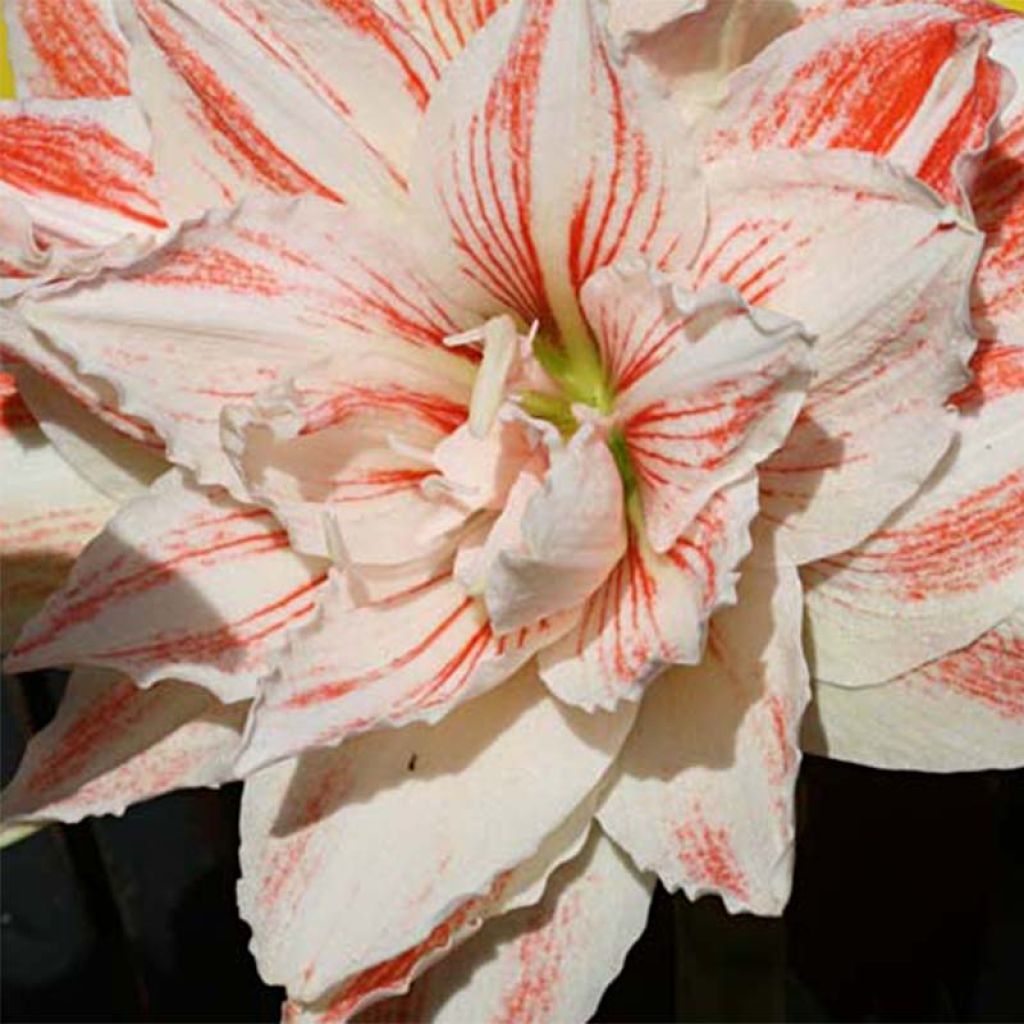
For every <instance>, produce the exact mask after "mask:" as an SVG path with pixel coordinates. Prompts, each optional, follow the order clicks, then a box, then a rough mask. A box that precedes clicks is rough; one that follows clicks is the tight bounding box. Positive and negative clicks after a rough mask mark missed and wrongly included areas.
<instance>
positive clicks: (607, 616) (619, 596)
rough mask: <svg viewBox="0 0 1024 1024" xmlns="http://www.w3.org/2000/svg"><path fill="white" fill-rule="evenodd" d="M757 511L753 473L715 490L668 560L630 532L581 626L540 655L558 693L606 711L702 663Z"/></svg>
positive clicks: (732, 592) (731, 593) (730, 597)
mask: <svg viewBox="0 0 1024 1024" xmlns="http://www.w3.org/2000/svg"><path fill="white" fill-rule="evenodd" d="M756 514H757V476H756V474H754V473H751V474H749V475H748V476H746V477H744V478H742V479H740V480H738V481H737V482H736V483H734V484H730V485H728V486H727V487H725V488H723V489H722V490H720V491H718V492H717V493H716V494H715V496H714V497H713V498H712V499H711V501H709V502H708V504H707V505H705V506H704V508H703V509H701V511H700V512H698V513H697V515H696V516H695V518H694V519H693V521H692V522H691V523H690V525H689V526H688V527H687V529H686V530H684V531H683V533H682V534H681V535H680V536H679V537H678V538H677V539H676V541H675V543H674V544H673V545H672V547H671V548H669V549H668V551H666V552H665V553H664V554H662V555H659V554H656V553H655V552H654V551H653V550H651V548H650V545H649V544H648V543H647V542H646V540H645V538H644V536H643V535H642V533H641V532H640V531H639V530H638V529H636V528H635V527H634V528H633V529H632V530H631V531H630V537H629V546H628V547H627V549H626V554H625V556H624V557H623V558H622V560H621V561H620V562H619V564H618V565H617V566H616V567H615V569H614V570H613V571H612V573H611V575H610V576H609V577H608V579H607V580H606V581H605V583H604V584H603V585H602V586H601V588H600V589H599V590H598V591H597V592H596V593H595V594H594V595H593V596H592V597H591V598H590V599H589V600H588V601H587V602H586V604H585V605H584V606H583V611H582V614H581V616H580V619H579V623H578V625H576V626H574V628H572V629H571V630H570V631H569V632H568V633H566V635H565V636H564V637H562V638H561V639H560V640H557V641H556V642H555V643H552V644H551V645H550V646H547V647H545V648H544V649H543V650H542V651H541V652H540V657H539V662H540V671H541V676H542V677H543V679H544V682H545V683H547V685H548V686H549V687H550V689H551V690H552V692H553V693H554V694H555V695H556V696H557V697H559V698H560V699H561V700H563V701H567V702H568V703H570V704H578V705H580V706H581V707H584V708H587V709H593V708H595V707H603V708H609V707H613V706H614V705H615V704H616V703H617V702H618V701H620V700H623V699H626V700H636V699H637V698H639V697H640V696H641V694H642V693H643V691H644V687H645V686H646V685H647V684H648V683H649V682H650V681H651V680H652V679H654V678H655V677H656V676H657V675H658V674H659V673H660V672H661V671H662V670H663V669H664V668H665V667H666V666H668V665H673V664H690V665H692V664H695V663H696V662H698V661H700V659H701V657H702V656H703V653H704V639H705V633H706V627H707V622H708V619H709V618H710V617H711V615H712V613H713V612H714V611H715V610H716V609H717V608H720V607H722V606H723V605H727V604H732V603H733V602H734V601H735V599H736V580H737V576H738V573H737V570H738V567H739V564H740V562H742V561H743V559H744V558H745V557H746V555H747V554H748V552H749V551H750V536H749V528H750V523H751V522H752V521H753V519H754V516H755V515H756Z"/></svg>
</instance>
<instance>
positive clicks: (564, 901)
mask: <svg viewBox="0 0 1024 1024" xmlns="http://www.w3.org/2000/svg"><path fill="white" fill-rule="evenodd" d="M653 885H654V878H653V876H652V875H641V874H639V873H638V872H637V871H636V870H635V869H634V868H633V867H632V866H631V865H630V864H629V861H628V858H627V857H625V856H624V855H623V854H622V853H621V852H620V851H619V850H618V849H617V848H616V846H615V844H614V843H613V842H612V841H611V840H610V839H608V838H607V837H606V836H604V835H603V834H602V833H601V832H600V830H599V829H597V828H595V829H594V830H593V832H592V834H591V837H590V841H589V842H588V844H587V846H586V848H585V849H584V850H583V851H582V852H581V853H580V854H579V856H578V857H576V858H575V859H574V860H573V861H572V862H571V863H569V864H566V865H564V866H563V867H561V868H560V869H559V870H558V872H557V873H556V874H555V876H554V877H553V878H552V879H551V882H550V884H549V885H548V887H547V890H546V891H545V893H544V899H543V900H542V901H541V902H540V903H539V904H538V905H537V906H536V907H530V908H527V909H522V910H518V911H514V912H512V913H507V914H504V915H502V916H501V917H498V918H494V919H493V920H491V921H488V922H486V923H485V924H484V926H483V928H482V929H481V930H480V932H479V933H478V934H477V935H475V936H473V938H471V939H470V940H469V941H468V942H466V943H465V944H464V945H463V946H461V947H460V948H459V949H457V950H456V951H455V952H454V953H451V954H450V955H449V956H447V957H445V959H444V960H442V961H441V963H440V964H438V965H437V966H435V967H433V968H432V969H431V970H430V971H428V972H427V974H426V975H424V976H423V977H422V978H421V979H420V980H419V981H417V982H416V984H415V985H414V986H413V988H412V990H411V991H410V992H409V994H408V995H407V996H404V997H403V998H401V999H394V1000H389V1001H388V1002H385V1003H381V1004H379V1005H378V1006H374V1007H372V1008H371V1009H370V1010H369V1011H367V1012H365V1013H362V1014H360V1017H359V1019H360V1021H362V1022H364V1024H371V1022H373V1024H378V1022H380V1024H383V1022H385V1021H413V1020H415V1021H427V1020H429V1021H432V1022H433V1024H457V1022H466V1021H491V1022H494V1024H498V1022H501V1024H518V1022H520V1021H530V1022H531V1024H561V1022H564V1021H583V1020H589V1019H590V1018H591V1016H592V1015H593V1013H594V1011H595V1009H596V1008H597V1004H598V1002H599V1001H600V999H601V995H602V994H603V992H604V990H605V988H606V987H607V986H608V985H609V984H610V982H611V981H612V980H613V979H614V978H615V977H616V975H618V973H619V971H620V970H621V969H622V964H623V961H624V960H625V958H626V953H627V952H628V951H629V949H630V947H631V946H632V945H633V943H634V942H635V941H636V940H637V939H638V938H639V936H640V934H641V932H642V931H643V929H644V925H645V924H646V923H647V913H648V910H649V908H650V903H651V891H652V889H653ZM289 1010H291V1016H289ZM333 1010H334V1007H333V1006H332V1005H331V1004H330V1003H327V1004H320V1005H316V1006H311V1007H303V1006H299V1005H296V1004H293V1005H292V1007H286V1011H285V1017H284V1019H285V1021H286V1022H288V1024H331V1022H337V1021H339V1020H342V1019H343V1018H342V1017H340V1016H337V1015H336V1014H334V1013H333V1012H332V1011H333Z"/></svg>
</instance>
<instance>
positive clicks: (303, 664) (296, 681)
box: [239, 575, 573, 773]
mask: <svg viewBox="0 0 1024 1024" xmlns="http://www.w3.org/2000/svg"><path fill="white" fill-rule="evenodd" d="M572 622H573V618H572V616H567V615H563V616H558V617H555V618H552V619H549V620H542V621H541V622H539V623H537V624H536V625H535V626H532V627H530V628H528V629H527V628H524V629H521V630H518V631H516V632H515V633H510V634H507V635H505V636H501V637H498V636H495V635H494V630H493V628H492V626H491V624H490V622H489V620H488V617H487V612H486V610H485V609H484V606H483V603H482V602H481V601H479V600H477V599H476V598H473V597H469V596H467V595H466V593H465V591H464V590H463V588H462V586H461V585H460V584H458V583H456V582H455V581H454V580H453V579H452V578H451V577H450V576H447V575H446V576H443V577H442V578H440V579H438V580H435V581H431V582H430V583H428V584H426V585H425V586H422V587H420V588H418V589H417V590H414V591H413V592H411V593H405V594H399V595H397V596H395V597H391V598H388V599H387V600H385V601H381V602H379V603H376V604H372V605H364V606H361V607H352V600H351V596H350V594H349V592H348V589H347V587H346V585H345V582H344V580H343V579H342V578H340V577H339V578H337V579H335V580H334V581H333V582H332V585H331V587H330V589H329V590H328V592H327V594H326V597H325V598H324V600H323V602H322V603H321V611H320V614H319V615H318V617H317V618H316V620H315V621H314V622H312V623H311V624H310V625H309V626H308V627H307V628H305V629H303V630H301V631H300V632H299V633H297V634H296V635H295V637H294V638H293V640H292V642H291V643H289V645H288V649H287V651H286V653H285V654H284V655H283V656H282V657H281V658H279V659H278V671H277V673H276V674H275V676H274V677H273V678H272V679H269V680H267V682H266V683H265V684H264V685H263V688H262V690H263V692H262V696H261V698H260V701H259V703H258V704H257V705H256V707H255V708H254V710H253V721H252V724H251V727H250V730H249V734H248V736H247V745H246V749H245V751H244V752H243V754H242V757H241V758H240V761H239V771H241V772H243V773H248V772H251V771H254V770H255V769H257V768H259V767H261V766H262V765H264V764H268V763H269V762H271V761H276V760H280V759H281V758H282V757H287V756H289V755H292V754H296V753H298V752H300V751H301V750H304V749H306V748H307V747H322V746H329V745H332V744H335V743H340V742H341V741H342V740H344V739H345V738H346V737H348V736H353V735H356V734H358V733H362V732H367V731H369V730H371V729H378V728H381V727H383V726H394V725H403V724H405V723H408V722H414V721H428V722H436V721H438V720H439V719H440V718H442V717H443V716H444V715H446V714H448V713H449V712H450V711H451V710H452V708H454V707H455V706H456V705H457V704H459V703H461V702H462V701H464V700H467V699H468V698H470V697H475V696H476V695H477V694H480V693H482V692H484V691H486V690H489V689H491V688H492V687H494V686H496V685H498V684H499V683H501V682H503V681H504V680H506V679H507V678H508V677H509V676H511V675H512V674H513V673H514V672H515V671H516V670H517V669H518V668H519V667H520V666H521V665H523V664H524V663H525V662H526V661H527V660H528V659H529V658H530V657H531V656H532V655H533V654H535V653H536V651H537V649H538V648H539V647H542V646H543V645H545V644H549V643H551V641H552V640H554V639H556V638H557V637H558V636H560V635H561V634H562V633H563V632H565V630H566V629H568V628H569V627H570V625H571V624H572Z"/></svg>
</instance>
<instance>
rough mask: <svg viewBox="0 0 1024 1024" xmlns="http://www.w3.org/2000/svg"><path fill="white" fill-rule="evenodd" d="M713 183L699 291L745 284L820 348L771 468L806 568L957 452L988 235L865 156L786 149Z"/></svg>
mask: <svg viewBox="0 0 1024 1024" xmlns="http://www.w3.org/2000/svg"><path fill="white" fill-rule="evenodd" d="M708 176H709V184H710V190H711V223H710V227H709V233H708V236H707V237H706V239H705V242H704V248H703V251H702V254H701V256H700V257H699V258H698V262H697V265H696V276H697V279H698V284H703V283H704V282H708V281H716V280H717V281H725V282H726V283H729V284H732V285H734V286H735V287H736V288H737V289H738V290H739V291H740V293H741V294H742V295H743V296H744V298H746V299H747V301H748V302H750V303H751V304H753V305H763V306H767V307H768V308H770V309H772V310H776V311H778V312H780V313H784V314H786V315H788V316H791V317H793V318H795V319H796V320H798V321H800V323H802V324H803V325H804V326H805V328H806V329H807V330H808V331H810V332H811V333H812V334H813V335H815V336H816V338H817V342H816V344H815V347H814V358H815V375H814V377H813V378H812V381H811V384H810V389H809V393H808V397H807V402H806V404H805V405H804V408H803V410H802V412H801V414H800V416H799V417H798V419H797V422H796V425H795V427H794V429H793V431H792V433H791V434H790V436H789V437H788V439H787V441H786V444H785V445H784V446H783V448H782V449H781V451H780V452H779V453H778V454H777V455H775V456H773V457H772V458H771V459H769V460H768V461H767V462H766V463H765V464H764V465H763V466H762V467H761V481H762V484H761V501H762V509H763V511H764V514H765V515H766V516H767V517H768V518H769V519H770V520H771V521H772V522H775V523H779V524H781V528H782V531H781V540H782V542H783V548H784V551H785V553H786V554H787V555H788V556H789V557H790V558H792V559H793V560H794V561H795V562H797V563H803V562H806V561H810V560H812V559H814V558H817V557H821V556H823V555H827V554H830V553H831V552H833V551H842V550H844V549H845V548H848V547H850V546H851V545H853V544H855V543H857V541H859V540H861V539H862V538H863V537H865V536H866V535H867V534H868V533H870V532H871V530H873V529H874V528H876V527H877V526H878V525H879V524H880V523H881V522H882V521H883V520H884V519H885V518H886V517H887V516H888V515H890V514H891V513H892V512H893V511H894V510H895V509H896V508H897V507H898V506H899V505H900V504H902V503H903V502H905V501H906V500H907V499H908V498H909V497H911V496H912V495H913V494H914V493H915V492H916V491H917V490H918V488H919V487H920V486H921V484H922V483H923V482H924V481H925V479H926V478H927V476H928V474H929V473H930V472H931V470H932V469H933V467H934V466H935V464H936V462H937V461H938V460H939V458H941V456H942V455H943V453H944V452H945V451H946V449H947V447H948V446H949V443H950V441H951V440H952V435H953V431H954V428H955V417H954V416H953V415H952V414H951V413H950V411H949V410H948V408H947V407H946V402H947V399H948V397H949V396H950V394H951V393H952V392H955V391H957V390H958V389H959V388H960V387H962V386H963V384H964V383H965V382H966V380H967V374H966V362H967V359H968V358H969V356H970V352H971V349H972V348H973V345H974V339H973V334H972V332H971V330H970V324H969V318H968V315H967V297H968V293H969V287H970V282H971V279H972V277H973V274H974V269H975V265H976V261H977V258H978V254H979V252H980V248H981V243H982V237H981V235H980V233H978V232H976V231H975V230H974V229H973V228H971V227H970V226H969V225H967V224H966V223H965V222H964V221H963V220H962V219H960V218H958V216H957V215H956V214H955V213H951V212H950V211H948V210H947V209H945V208H944V207H943V205H942V204H941V203H940V202H939V201H938V200H937V198H936V197H935V196H934V194H933V193H931V192H930V191H929V190H927V189H926V188H925V187H924V186H923V185H921V184H919V183H918V182H916V181H914V180H913V179H910V178H908V177H906V176H905V175H902V174H899V173H897V172H896V171H894V170H893V169H892V168H891V167H890V166H888V165H885V164H883V163H882V162H881V161H879V160H876V159H874V158H872V157H868V156H864V155H862V154H857V153H850V152H840V151H835V152H824V153H812V152H801V153H796V152H785V151H782V150H778V151H772V152H764V153H760V154H756V155H755V156H753V157H751V158H737V159H736V160H729V161H722V162H719V163H717V164H713V165H711V166H709V167H708Z"/></svg>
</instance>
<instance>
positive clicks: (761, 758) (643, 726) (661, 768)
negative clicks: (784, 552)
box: [598, 565, 810, 914]
mask: <svg viewBox="0 0 1024 1024" xmlns="http://www.w3.org/2000/svg"><path fill="white" fill-rule="evenodd" d="M801 611H802V608H801V595H800V581H799V579H798V577H797V573H796V570H795V569H793V568H792V567H791V566H786V565H779V566H776V567H774V568H772V569H764V570H762V569H760V568H753V567H752V568H748V569H747V571H746V572H745V573H744V575H743V577H742V579H741V581H740V586H739V601H738V604H737V606H736V607H735V608H730V609H727V610H725V611H723V612H720V613H719V614H718V615H717V616H715V618H714V619H712V622H711V628H710V635H709V639H708V653H707V656H706V657H705V659H704V661H703V662H702V663H701V664H700V665H698V666H695V667H693V668H676V669H671V670H670V671H668V672H666V673H665V674H664V675H662V676H661V677H660V678H659V679H658V680H657V681H656V682H655V683H654V684H653V685H652V687H651V688H650V692H649V693H648V694H647V696H646V697H645V699H644V702H643V704H642V705H641V709H640V713H639V715H638V717H637V723H636V726H635V727H634V731H633V732H632V734H631V735H630V738H629V740H628V742H627V744H626V748H625V750H624V751H623V754H622V757H621V758H620V760H619V763H618V766H617V768H616V772H615V775H614V777H613V781H612V783H611V785H610V789H609V792H608V795H607V797H606V798H605V802H604V804H603V805H602V807H601V808H600V810H599V812H598V815H599V819H600V821H601V824H602V825H603V826H604V828H605V829H606V830H607V831H608V833H609V834H610V835H611V836H612V837H613V838H614V839H615V840H616V841H617V842H618V843H619V844H620V845H621V846H622V847H623V848H624V849H625V850H627V851H628V852H629V853H630V855H631V856H632V857H633V859H634V861H635V862H636V863H637V864H638V865H639V866H640V867H641V868H644V869H647V870H651V871H655V872H657V874H658V876H659V877H660V878H661V880H662V882H663V883H664V884H665V885H666V886H667V887H668V889H669V890H671V891H674V890H676V889H683V890H684V891H685V892H686V894H687V895H688V896H689V897H690V898H691V899H692V898H695V897H697V896H700V895H702V894H704V893H708V892H711V893H716V894H718V895H719V896H721V897H722V899H723V900H724V901H725V905H726V907H727V908H728V909H729V910H730V911H733V912H737V911H751V912H753V913H756V914H781V913H782V910H783V908H784V907H785V905H786V901H787V900H788V898H789V891H790V884H791V880H792V872H793V852H794V843H795V809H794V787H795V784H796V776H797V769H798V767H799V761H800V755H799V746H798V735H799V729H800V719H801V716H802V715H803V712H804V708H805V707H806V705H807V702H808V699H809V697H810V689H809V686H808V677H807V669H806V666H805V664H804V659H803V651H802V648H801Z"/></svg>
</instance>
